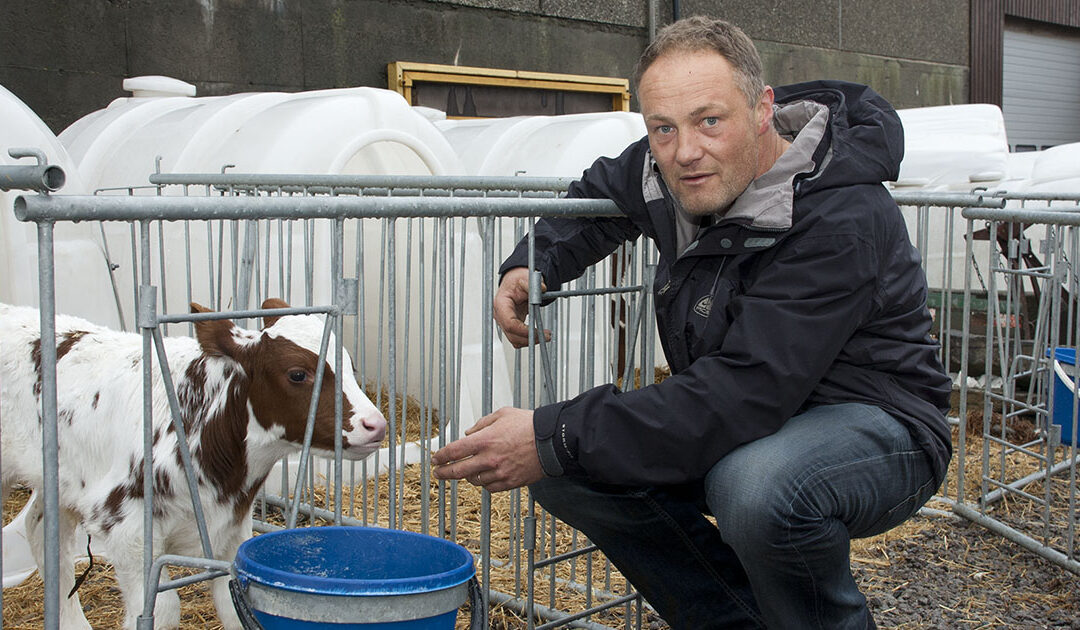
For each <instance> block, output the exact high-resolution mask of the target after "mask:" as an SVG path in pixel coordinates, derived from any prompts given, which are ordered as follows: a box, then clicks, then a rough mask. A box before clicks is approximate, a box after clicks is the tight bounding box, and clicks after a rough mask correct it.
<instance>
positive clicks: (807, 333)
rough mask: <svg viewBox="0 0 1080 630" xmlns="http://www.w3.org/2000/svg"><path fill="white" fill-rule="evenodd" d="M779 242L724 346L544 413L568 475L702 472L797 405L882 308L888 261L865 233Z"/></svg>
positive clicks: (737, 307)
mask: <svg viewBox="0 0 1080 630" xmlns="http://www.w3.org/2000/svg"><path fill="white" fill-rule="evenodd" d="M777 247H778V249H777V251H776V252H775V254H774V256H773V257H772V258H771V260H769V261H768V262H767V264H765V265H764V266H763V268H762V269H761V271H760V273H759V275H758V277H757V279H756V280H755V281H754V283H753V285H752V286H749V287H747V288H746V290H745V292H743V293H742V295H739V296H737V297H734V298H733V299H732V301H731V302H730V304H729V306H728V309H727V312H726V315H727V317H729V318H730V321H731V324H730V328H729V330H728V332H727V334H726V335H725V337H724V341H723V342H722V345H721V347H719V348H716V349H715V350H714V351H713V352H711V353H710V354H707V355H705V356H702V357H700V358H698V359H697V360H696V361H694V362H693V363H692V364H691V365H690V366H689V367H688V368H687V369H686V370H684V371H682V372H680V373H679V374H676V375H673V376H671V377H669V378H667V379H666V380H664V381H663V382H661V383H659V384H656V385H652V386H648V387H645V388H642V389H638V390H633V391H627V392H621V391H619V390H618V389H616V388H615V387H614V386H612V385H606V386H601V387H597V388H594V389H591V390H589V391H586V392H584V393H583V394H581V395H580V396H578V397H577V398H574V399H572V400H569V401H565V402H560V403H557V404H554V405H549V406H545V407H541V408H540V409H537V410H536V412H535V414H534V420H533V422H534V426H535V427H536V429H537V434H538V438H539V437H540V434H541V433H545V434H548V435H549V436H550V437H549V440H548V442H547V444H549V445H550V448H551V449H552V450H554V454H555V455H556V456H557V457H558V459H559V463H560V465H561V466H560V467H561V468H562V470H563V471H564V472H565V473H567V474H586V475H588V476H589V478H590V479H592V480H594V481H600V482H607V483H615V484H620V485H661V484H677V483H684V482H688V481H692V480H696V479H701V478H702V477H703V476H704V475H705V474H706V473H707V472H708V470H709V469H710V468H711V467H712V466H713V465H714V464H715V463H716V462H717V461H718V460H719V459H720V458H721V457H722V456H724V455H725V454H726V453H728V452H729V451H731V450H732V449H734V448H736V447H738V446H739V445H740V444H744V443H747V442H750V441H753V440H756V439H758V438H761V437H763V436H766V435H769V434H771V433H774V432H776V431H777V430H778V429H779V428H780V426H781V425H782V424H783V423H784V422H786V421H787V419H788V418H790V417H791V416H792V415H794V414H795V413H796V412H797V411H798V410H799V408H800V407H801V406H802V405H803V404H804V403H805V401H806V400H807V398H808V396H809V395H810V394H811V392H812V391H813V389H814V387H815V385H816V384H817V383H818V382H819V381H820V380H821V379H822V378H823V376H824V375H825V374H826V373H827V371H828V370H829V368H830V365H832V364H833V362H834V361H835V360H837V357H838V356H839V355H840V354H841V350H842V349H843V347H844V345H845V343H846V342H847V340H848V339H849V338H850V337H851V336H852V334H853V333H854V332H855V330H856V329H857V327H858V326H859V323H860V322H863V321H866V318H867V317H868V315H869V314H870V313H871V312H872V311H873V309H874V308H875V306H874V304H875V294H876V286H877V271H876V270H877V265H878V263H877V260H876V255H875V250H874V248H873V247H872V245H871V243H870V242H869V241H868V240H866V239H865V238H864V236H863V235H859V234H847V235H837V234H835V233H833V234H830V235H829V236H828V237H812V238H811V237H805V236H804V237H803V238H795V239H788V240H786V241H784V242H783V243H781V244H780V245H778V246H777ZM541 444H542V443H541V441H540V440H539V439H538V447H539V446H540V445H541ZM549 474H551V473H550V471H549Z"/></svg>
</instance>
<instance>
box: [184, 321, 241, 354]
mask: <svg viewBox="0 0 1080 630" xmlns="http://www.w3.org/2000/svg"><path fill="white" fill-rule="evenodd" d="M204 312H205V311H204ZM232 331H233V323H232V321H230V320H228V319H213V320H206V321H201V322H195V337H196V338H197V339H198V340H199V346H201V347H202V350H203V352H205V353H206V354H208V355H210V356H226V357H230V358H232V359H236V358H237V357H236V355H237V351H238V350H239V348H240V346H239V345H238V344H237V343H236V340H235V339H233V333H232Z"/></svg>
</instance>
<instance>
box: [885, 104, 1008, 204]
mask: <svg viewBox="0 0 1080 630" xmlns="http://www.w3.org/2000/svg"><path fill="white" fill-rule="evenodd" d="M897 113H898V114H900V120H901V121H902V122H903V124H904V161H903V162H901V164H900V177H899V178H898V179H897V181H896V186H897V188H900V187H905V188H921V189H926V190H942V189H948V190H958V191H965V192H966V191H968V190H970V189H971V188H972V187H975V186H986V185H988V184H989V185H993V184H994V183H996V182H998V181H1000V180H1002V179H1004V178H1005V177H1006V174H1007V172H1008V154H1009V144H1008V142H1007V141H1006V139H1005V120H1004V118H1003V117H1002V115H1001V109H999V108H998V107H997V106H996V105H987V104H969V105H943V106H939V107H921V108H917V109H901V110H898V112H897Z"/></svg>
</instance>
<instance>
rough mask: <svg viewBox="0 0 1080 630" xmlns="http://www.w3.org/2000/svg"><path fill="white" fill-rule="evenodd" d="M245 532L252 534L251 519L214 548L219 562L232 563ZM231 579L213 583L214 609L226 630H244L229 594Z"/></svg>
mask: <svg viewBox="0 0 1080 630" xmlns="http://www.w3.org/2000/svg"><path fill="white" fill-rule="evenodd" d="M243 532H247V533H248V535H250V533H251V518H250V517H249V518H247V519H244V522H243V523H242V524H241V526H240V527H238V528H236V530H235V531H228V532H223V533H222V536H220V539H219V540H218V542H217V543H216V544H215V546H214V555H215V556H217V559H218V560H226V561H229V562H232V560H233V559H234V558H235V557H236V550H237V548H239V547H240V543H241V542H243V540H244V538H245V536H244V534H243ZM229 578H230V576H227V575H226V576H223V577H219V578H214V580H213V581H212V582H211V590H212V592H213V594H214V608H215V609H217V614H218V620H219V621H220V622H221V625H222V626H223V627H224V628H225V630H242V628H243V627H244V626H243V625H242V624H241V623H240V618H239V617H237V615H236V608H235V607H234V606H233V603H232V596H231V595H230V594H229Z"/></svg>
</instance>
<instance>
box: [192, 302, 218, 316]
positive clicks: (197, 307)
mask: <svg viewBox="0 0 1080 630" xmlns="http://www.w3.org/2000/svg"><path fill="white" fill-rule="evenodd" d="M191 312H192V313H213V311H211V310H210V309H208V308H206V307H205V306H203V305H202V304H199V303H198V302H192V303H191Z"/></svg>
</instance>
